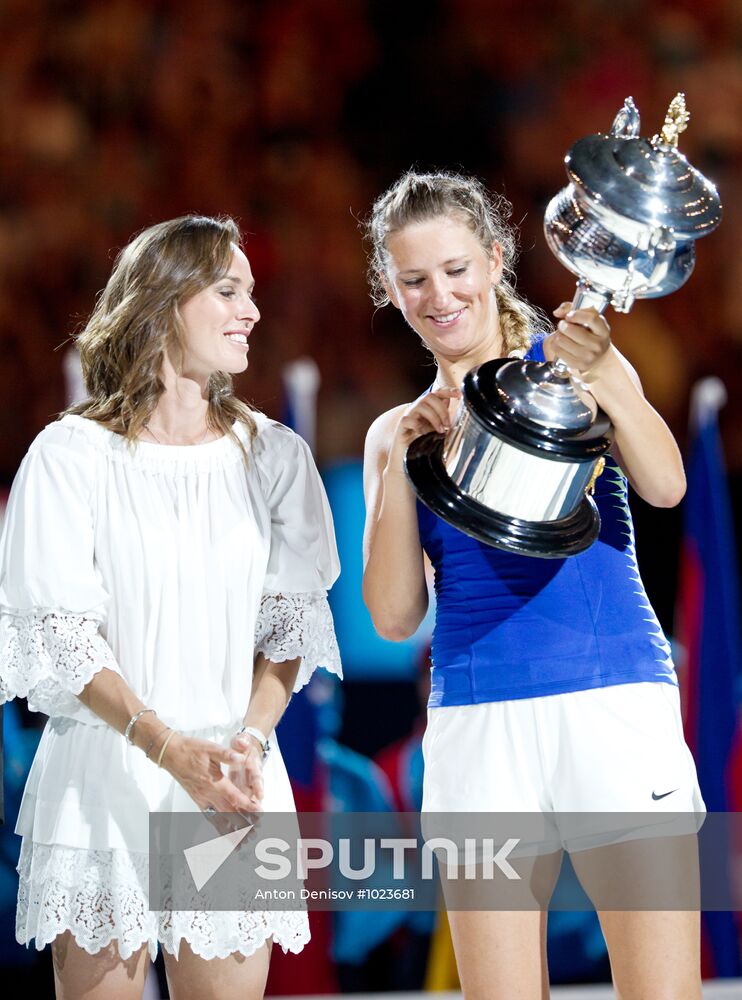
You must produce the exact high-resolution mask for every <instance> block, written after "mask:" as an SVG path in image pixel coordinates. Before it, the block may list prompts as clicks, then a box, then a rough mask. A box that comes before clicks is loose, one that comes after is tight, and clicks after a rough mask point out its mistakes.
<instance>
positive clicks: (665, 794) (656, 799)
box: [652, 788, 677, 802]
mask: <svg viewBox="0 0 742 1000" xmlns="http://www.w3.org/2000/svg"><path fill="white" fill-rule="evenodd" d="M673 792H677V788H672V789H670V791H669V792H663V793H662V795H658V794H657V792H652V798H653V799H654V801H655V802H659V800H660V799H666V798H667V796H668V795H672V793H673Z"/></svg>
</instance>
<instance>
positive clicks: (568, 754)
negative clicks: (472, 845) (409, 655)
mask: <svg viewBox="0 0 742 1000" xmlns="http://www.w3.org/2000/svg"><path fill="white" fill-rule="evenodd" d="M423 753H424V758H425V777H424V784H423V813H435V814H451V813H454V814H457V813H472V812H477V813H542V814H559V816H562V815H564V814H573V813H590V814H600V815H601V816H603V815H605V814H607V813H623V814H626V813H629V814H641V817H642V822H643V823H649V824H651V823H652V816H654V815H655V814H656V815H657V822H658V824H659V825H662V823H663V817H664V820H665V821H669V820H671V814H674V815H677V814H685V815H690V816H692V817H694V818H695V819H694V822H695V825H694V830H697V829H698V828H700V825H701V823H702V821H703V817H704V815H705V807H704V803H703V799H702V797H701V792H700V789H699V786H698V779H697V776H696V768H695V764H694V762H693V757H692V755H691V753H690V750H689V749H688V747H687V745H686V743H685V740H684V737H683V729H682V721H681V716H680V700H679V694H678V689H677V688H676V687H674V686H672V685H670V684H665V683H661V682H656V683H652V682H648V683H638V684H617V685H611V686H609V687H602V688H594V689H591V690H587V691H576V692H570V693H568V694H558V695H547V696H544V697H540V698H527V699H514V700H510V701H496V702H487V703H482V704H475V705H462V706H450V707H442V708H434V709H430V710H429V712H428V727H427V730H426V732H425V737H424V739H423ZM597 822H598V826H599V825H600V820H599V819H598V820H597ZM686 826H687V823H686ZM584 829H587V828H584ZM668 832H669V831H668ZM683 832H687V830H684V831H683ZM638 835H640V834H638V833H634V836H638ZM617 839H629V838H628V837H627V838H624V837H620V838H617ZM608 840H609V838H608V839H604V840H602V841H601V840H600V838H598V839H595V838H591V837H590V836H589V835H586V836H585V837H584V839H583V840H582V842H581V841H580V837H579V836H576V837H574V838H573V842H572V843H571V844H570V843H567V842H565V841H564V839H562V842H561V844H553V845H551V848H550V849H551V850H556V849H557V848H558V847H559V846H564V847H567V849H569V850H579V849H581V848H587V847H591V846H595V845H596V844H597V843H600V842H603V843H606V842H608ZM544 852H545V848H543V847H542V849H541V850H538V851H537V852H536V853H544Z"/></svg>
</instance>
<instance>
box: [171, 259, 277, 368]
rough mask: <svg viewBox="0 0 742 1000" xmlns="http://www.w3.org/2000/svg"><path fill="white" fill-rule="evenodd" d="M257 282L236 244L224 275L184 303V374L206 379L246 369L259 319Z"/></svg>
mask: <svg viewBox="0 0 742 1000" xmlns="http://www.w3.org/2000/svg"><path fill="white" fill-rule="evenodd" d="M254 285H255V281H254V279H253V276H252V271H251V269H250V262H249V261H248V259H247V257H246V256H245V255H244V253H243V252H242V250H240V249H239V248H238V247H235V248H234V252H233V254H232V260H231V263H230V265H229V270H228V271H227V274H226V275H225V277H223V278H220V279H219V281H215V282H214V283H213V284H211V285H209V286H208V287H207V288H204V289H203V291H200V292H198V293H197V294H196V295H194V296H192V297H191V298H190V299H188V300H187V301H186V302H184V303H183V305H181V307H180V317H181V320H182V324H183V335H184V337H183V340H184V343H183V347H184V350H183V363H182V374H184V375H191V376H193V377H196V378H199V377H201V378H203V377H204V376H209V375H211V373H212V372H215V371H221V372H226V373H228V374H232V375H235V374H237V373H239V372H243V371H244V370H245V369H246V368H247V352H248V350H249V346H248V338H249V336H250V333H251V332H252V329H253V327H254V326H255V324H256V323H257V322H258V320H259V319H260V312H259V311H258V307H257V306H256V304H255V300H254V299H253V296H252V291H253V287H254Z"/></svg>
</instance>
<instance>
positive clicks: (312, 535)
mask: <svg viewBox="0 0 742 1000" xmlns="http://www.w3.org/2000/svg"><path fill="white" fill-rule="evenodd" d="M259 426H260V425H259ZM256 444H257V447H256V449H255V456H256V465H257V471H258V476H259V479H260V483H261V490H262V493H263V496H264V497H265V500H266V502H267V505H268V509H269V511H270V519H271V525H270V531H271V537H270V554H269V557H268V569H267V572H266V576H265V582H264V585H263V595H262V598H261V603H260V611H259V614H258V620H257V626H256V631H255V652H256V653H263V655H264V656H265V657H266V658H267V659H269V660H272V661H273V662H274V663H280V662H283V661H285V660H293V659H296V658H297V657H301V665H300V667H299V674H298V676H297V679H296V684H295V685H294V691H298V690H299V689H300V688H302V687H303V686H304V685H305V684H306V683H307V682H308V681H309V679H310V677H311V676H312V673H313V672H314V670H315V669H316V668H317V667H320V666H321V667H325V668H326V669H327V670H330V671H331V672H332V673H335V674H337V675H338V676H339V677H342V669H341V665H340V653H339V650H338V645H337V639H336V638H335V628H334V625H333V621H332V613H331V611H330V606H329V604H328V601H327V591H328V590H329V589H330V587H331V586H332V584H333V583H334V582H335V580H336V579H337V576H338V574H339V572H340V562H339V560H338V554H337V548H336V545H335V532H334V528H333V523H332V513H331V511H330V505H329V503H328V501H327V496H326V494H325V490H324V487H323V485H322V480H321V479H320V477H319V473H318V472H317V467H316V466H315V464H314V459H313V458H312V454H311V452H310V450H309V447H308V445H307V444H306V442H305V441H304V440H303V439H302V438H300V437H299V436H298V435H297V434H295V433H294V432H293V431H291V430H289V428H287V427H284V426H283V425H282V424H278V423H275V422H273V421H269V422H267V425H266V426H264V427H261V428H260V430H259V432H258V439H257V442H256Z"/></svg>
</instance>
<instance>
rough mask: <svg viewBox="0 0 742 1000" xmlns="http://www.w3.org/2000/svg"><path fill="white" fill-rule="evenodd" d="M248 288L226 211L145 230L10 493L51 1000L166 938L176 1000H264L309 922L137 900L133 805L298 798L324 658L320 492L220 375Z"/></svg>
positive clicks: (7, 546) (31, 908) (135, 959)
mask: <svg viewBox="0 0 742 1000" xmlns="http://www.w3.org/2000/svg"><path fill="white" fill-rule="evenodd" d="M253 285H254V281H253V276H252V273H251V269H250V264H249V262H248V260H247V258H246V257H245V255H244V253H243V252H242V250H241V249H240V236H239V232H238V230H237V227H236V226H235V224H234V223H233V222H232V221H231V220H224V219H219V220H217V219H209V218H203V217H197V216H186V217H183V218H180V219H175V220H173V221H171V222H165V223H162V224H160V225H157V226H153V227H151V228H150V229H147V230H145V231H144V232H143V233H141V234H140V235H139V236H138V237H136V238H135V239H134V240H133V241H132V242H131V243H130V244H129V245H128V246H127V247H125V248H124V250H123V251H122V252H121V254H120V255H119V257H118V259H117V261H116V264H115V266H114V269H113V272H112V275H111V278H110V279H109V282H108V284H107V286H106V288H105V290H104V291H103V293H102V294H101V296H100V299H99V301H98V303H97V305H96V308H95V310H94V312H93V314H92V316H91V318H90V320H89V322H88V324H87V326H86V327H85V329H84V330H83V332H82V333H81V335H80V336H79V338H78V346H79V348H80V354H81V358H82V364H83V372H84V375H85V379H86V385H87V389H88V392H89V394H90V396H89V399H88V400H86V401H85V402H84V403H81V404H79V405H78V406H76V407H74V408H73V410H72V411H71V412H69V413H67V414H66V415H64V416H63V417H62V419H61V420H58V421H57V422H55V423H52V424H50V425H49V426H48V427H46V428H45V429H44V430H43V431H42V432H41V434H39V436H38V437H37V438H36V440H35V441H34V442H33V444H32V445H31V448H30V449H29V452H28V454H27V455H26V457H25V458H24V460H23V463H22V465H21V468H20V470H19V472H18V475H17V477H16V480H15V483H14V485H13V490H12V493H11V497H10V501H9V506H8V510H7V516H6V521H5V527H4V533H3V539H2V547H1V552H0V611H1V612H2V617H1V623H2V632H1V633H0V701H5V700H7V699H9V698H13V697H16V696H22V697H26V698H27V699H28V703H29V706H30V707H31V708H33V709H36V710H39V711H42V712H46V713H47V714H48V715H49V716H50V718H49V722H48V723H47V726H46V728H45V730H44V734H43V736H42V739H41V743H40V746H39V749H38V752H37V754H36V758H35V760H34V764H33V767H32V770H31V774H30V776H29V779H28V784H27V787H26V791H25V795H24V799H23V803H22V806H21V810H20V816H19V819H18V824H17V828H16V830H17V832H18V833H19V834H20V835H21V836H22V837H23V841H22V847H21V856H20V861H19V866H18V870H19V876H20V884H19V895H18V914H17V938H18V940H19V941H20V942H21V943H26V944H28V943H29V942H30V941H31V940H32V939H35V943H36V947H37V948H42V947H43V946H44V945H46V944H48V943H50V942H51V944H52V952H53V959H54V970H55V984H56V989H57V996H58V997H60V998H65V1000H68V998H72V997H74V998H75V1000H77V998H81V997H85V998H87V1000H97V998H99V997H100V998H103V997H105V998H106V1000H119V998H120V1000H129V998H135V997H139V996H141V993H142V989H143V983H144V977H145V974H146V969H147V965H148V961H147V959H148V957H154V955H155V953H156V950H157V945H158V942H159V943H160V944H161V945H162V946H163V951H164V958H165V965H166V969H167V974H168V980H169V984H170V991H171V996H172V997H173V998H175V1000H178V998H183V997H198V998H200V1000H202V998H208V997H219V998H220V1000H229V998H231V997H238V996H239V997H240V998H241V1000H245V998H250V997H262V995H263V992H264V988H265V981H266V976H267V971H268V962H269V955H270V947H271V944H272V942H274V941H275V942H277V943H278V944H279V945H281V946H282V947H283V949H284V951H286V950H290V951H294V952H298V951H300V950H301V948H302V947H303V946H304V944H305V943H306V942H307V941H308V939H309V929H308V922H307V916H306V913H304V912H270V913H268V912H252V911H251V912H235V911H229V912H211V911H201V912H199V911H175V912H154V911H150V910H149V909H148V892H147V886H148V846H149V845H148V821H149V813H150V812H154V811H197V810H202V811H204V812H206V813H211V812H212V811H214V810H216V811H218V812H236V811H240V812H254V811H256V810H259V809H264V810H270V811H292V810H293V809H294V803H293V798H292V794H291V789H290V786H289V781H288V777H287V774H286V769H285V766H284V764H283V761H282V760H281V756H280V752H279V750H278V748H277V747H276V746H275V738H274V736H273V729H274V727H275V725H276V723H277V722H278V720H279V718H280V717H281V714H282V713H283V711H284V709H285V707H286V704H287V702H288V699H289V698H290V696H291V693H292V691H293V690H297V689H298V688H299V687H300V686H301V685H302V684H304V683H306V681H307V680H308V678H309V676H310V675H311V672H312V670H313V669H314V668H315V666H317V665H323V666H325V667H327V668H328V669H331V670H333V671H335V672H336V673H338V674H339V673H340V664H339V657H338V651H337V644H336V642H335V637H334V632H333V625H332V618H331V615H330V611H329V607H328V604H327V600H326V592H327V590H328V588H329V587H330V586H331V585H332V583H333V581H334V580H335V578H336V576H337V574H338V571H339V566H338V560H337V552H336V549H335V542H334V536H333V529H332V519H331V515H330V510H329V507H328V504H327V499H326V497H325V493H324V490H323V488H322V484H321V481H320V479H319V476H318V474H317V471H316V468H315V466H314V463H313V461H312V458H311V455H310V453H309V450H308V448H307V446H306V445H305V443H304V442H303V441H302V439H301V438H299V437H297V436H296V435H295V434H294V433H293V432H292V431H290V430H288V429H287V428H286V427H284V426H282V425H281V424H278V423H275V422H274V421H271V420H269V419H268V418H267V417H265V416H264V415H263V414H261V413H258V412H255V411H253V410H251V409H250V408H248V407H247V406H246V405H245V404H244V403H242V402H240V401H239V400H238V399H237V398H236V397H235V396H234V394H233V390H232V381H231V375H232V374H235V373H238V372H241V371H244V370H245V368H246V367H247V353H248V349H249V344H248V342H249V337H250V335H251V333H252V331H253V328H254V326H255V324H256V323H257V322H258V320H259V318H260V314H259V312H258V309H257V306H256V304H255V301H254V298H253V295H252V291H253ZM245 727H246V728H245ZM269 744H272V746H271V747H270V750H271V752H270V753H266V749H267V745H269ZM158 765H159V766H158Z"/></svg>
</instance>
